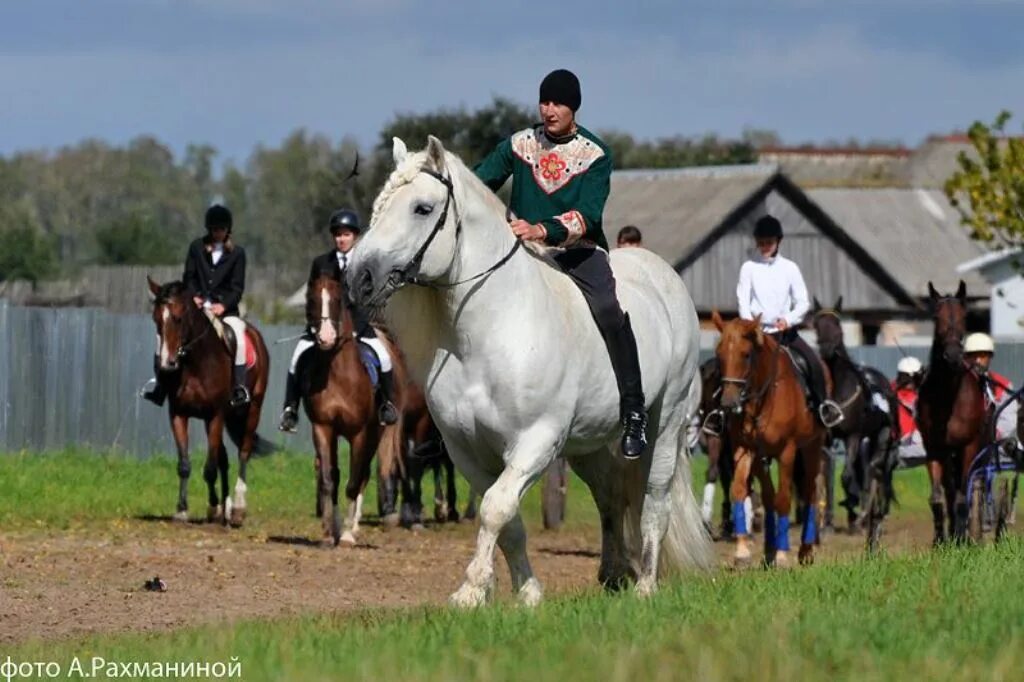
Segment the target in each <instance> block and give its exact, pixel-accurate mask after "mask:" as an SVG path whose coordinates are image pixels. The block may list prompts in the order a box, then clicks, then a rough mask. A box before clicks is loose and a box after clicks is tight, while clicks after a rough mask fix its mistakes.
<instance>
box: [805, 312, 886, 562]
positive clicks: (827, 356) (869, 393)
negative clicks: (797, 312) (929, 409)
mask: <svg viewBox="0 0 1024 682" xmlns="http://www.w3.org/2000/svg"><path fill="white" fill-rule="evenodd" d="M842 311H843V297H842V296H840V297H839V298H838V299H837V300H836V303H835V305H834V306H833V307H831V308H824V307H822V305H821V304H820V303H819V302H818V299H817V298H815V299H814V306H813V308H812V310H811V314H812V315H813V326H814V331H815V334H816V335H817V339H818V353H819V354H820V355H821V358H822V360H824V362H825V365H826V366H827V367H828V369H829V373H830V374H831V376H832V386H833V388H832V397H833V399H834V400H835V402H836V403H837V404H838V405H839V408H840V410H841V411H842V413H843V419H842V421H840V422H839V424H838V425H836V426H834V427H832V429H831V430H830V431H829V440H834V439H838V440H841V441H842V442H843V444H844V446H845V449H846V461H845V464H844V466H843V473H842V478H841V480H842V485H843V490H844V492H845V493H846V499H845V500H844V501H843V506H844V507H846V510H847V527H848V530H849V531H850V532H851V533H853V532H855V531H856V529H857V527H858V526H859V525H860V524H861V523H862V522H866V524H867V526H868V548H869V549H874V548H875V545H876V543H877V541H878V535H879V531H880V524H881V522H882V519H883V518H884V517H885V515H886V514H887V513H888V510H889V506H890V503H891V502H892V500H893V489H892V473H893V470H894V469H895V466H896V448H897V446H898V443H899V436H900V434H899V420H898V418H897V409H898V404H897V401H896V393H895V392H894V391H893V390H892V386H891V385H890V384H889V380H888V378H887V377H886V376H885V375H884V374H882V373H881V372H879V371H878V370H877V369H874V368H873V367H866V366H860V365H858V364H857V363H855V362H854V361H853V359H851V358H850V353H849V351H848V350H847V349H846V341H845V340H844V338H843V326H842V324H841V318H840V316H841V315H842ZM879 403H881V404H884V406H885V407H884V409H882V407H881V404H879ZM828 483H829V484H831V481H828ZM829 489H831V485H829ZM876 498H877V499H876ZM858 506H861V507H862V509H861V512H860V513H858Z"/></svg>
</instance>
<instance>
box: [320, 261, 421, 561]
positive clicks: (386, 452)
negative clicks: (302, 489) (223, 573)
mask: <svg viewBox="0 0 1024 682" xmlns="http://www.w3.org/2000/svg"><path fill="white" fill-rule="evenodd" d="M345 296H346V293H345V290H344V288H343V287H342V285H341V283H340V282H338V281H337V280H335V279H333V278H332V277H328V276H321V277H318V278H317V279H316V280H314V281H313V283H312V284H310V286H309V288H308V290H307V292H306V313H307V314H306V318H307V320H310V321H311V322H313V325H312V326H313V333H314V336H315V338H316V346H314V347H313V348H312V349H310V350H309V352H308V354H307V357H306V358H305V359H304V360H303V362H304V363H305V364H304V367H303V371H302V372H301V377H302V383H303V386H302V395H303V397H304V399H303V403H304V404H305V407H306V415H307V416H308V417H309V421H310V424H311V425H312V430H313V446H314V448H315V449H316V462H317V466H316V470H317V481H318V493H319V500H318V504H317V509H318V510H319V511H320V517H321V521H322V527H323V536H322V540H321V544H322V545H324V546H334V545H337V544H338V543H339V541H340V542H345V543H346V544H353V545H354V544H355V542H356V533H357V532H358V530H359V520H360V516H361V514H362V504H363V490H364V489H365V488H366V484H367V482H369V480H370V475H371V472H372V469H371V466H370V465H371V462H372V460H373V455H374V452H377V449H378V447H380V453H379V454H380V473H381V476H382V477H385V478H386V477H390V476H391V475H392V472H393V470H394V468H395V467H396V466H400V465H401V452H402V429H403V425H402V423H403V420H402V417H401V416H400V417H399V420H398V423H396V424H394V425H392V426H387V427H385V426H382V425H381V424H380V423H379V421H378V417H377V406H376V396H375V393H376V392H375V390H374V387H373V384H372V383H371V381H370V377H369V374H368V373H367V371H366V368H365V366H364V365H363V363H362V360H361V359H360V357H359V347H358V343H357V340H356V338H355V332H356V330H355V327H354V325H353V322H352V315H351V314H350V313H349V310H348V307H347V306H346V305H345ZM386 342H387V343H388V344H389V346H392V348H391V356H392V359H393V361H394V372H395V395H394V403H395V407H396V408H397V409H398V412H399V415H401V413H402V409H403V405H402V400H403V394H402V386H403V384H404V382H405V372H404V368H403V367H402V366H401V365H400V363H399V356H398V353H397V352H395V350H394V348H393V344H391V342H390V340H387V341H386ZM338 438H344V439H345V440H346V441H348V444H349V471H348V483H347V484H346V486H345V497H346V498H347V500H348V510H347V513H346V515H345V530H344V533H342V532H341V527H340V525H341V524H340V523H339V510H338V509H337V504H338V486H339V483H340V470H339V468H338Z"/></svg>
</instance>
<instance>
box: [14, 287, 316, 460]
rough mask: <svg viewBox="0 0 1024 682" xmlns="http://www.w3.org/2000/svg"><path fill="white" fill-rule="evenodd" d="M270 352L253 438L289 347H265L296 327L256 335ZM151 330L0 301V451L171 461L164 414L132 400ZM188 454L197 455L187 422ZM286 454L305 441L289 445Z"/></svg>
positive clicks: (199, 433) (198, 426)
mask: <svg viewBox="0 0 1024 682" xmlns="http://www.w3.org/2000/svg"><path fill="white" fill-rule="evenodd" d="M260 331H261V332H262V333H263V336H264V339H265V340H266V342H267V347H268V350H269V352H270V368H271V369H270V371H271V375H270V385H269V386H268V389H267V395H266V397H265V399H264V405H263V417H262V420H261V423H260V434H261V435H262V436H263V437H264V438H267V439H268V440H271V441H276V442H279V443H284V442H285V441H284V437H283V435H281V434H279V433H278V431H277V428H276V424H277V417H278V412H279V409H280V406H281V401H282V400H283V399H284V374H283V372H287V368H288V361H289V359H290V357H291V352H292V348H293V347H294V343H284V344H275V343H274V342H275V341H277V340H278V339H282V338H285V337H288V336H293V335H295V334H296V333H298V332H299V329H298V327H284V326H268V327H261V328H260ZM154 346H155V329H154V326H153V322H152V321H151V320H150V319H149V316H147V315H122V314H116V313H110V312H107V311H105V310H100V309H92V308H24V307H18V306H11V305H9V304H8V303H7V302H6V301H3V300H0V452H11V451H18V450H54V449H62V448H67V447H90V448H98V449H119V450H123V451H125V452H129V453H132V454H135V455H137V456H140V457H145V456H149V455H151V454H154V453H170V452H174V441H173V439H172V438H171V434H170V427H169V424H168V418H167V408H166V407H163V408H157V407H156V406H155V405H152V404H150V403H148V402H146V401H144V400H142V399H141V398H140V397H139V396H138V392H139V389H140V388H141V386H142V384H143V383H144V382H145V381H146V379H148V378H149V377H150V376H151V375H152V373H153V350H154ZM190 442H191V447H192V450H193V451H199V450H201V449H203V448H205V445H206V439H205V435H204V434H203V425H202V423H201V422H199V421H195V420H193V422H192V425H191V428H190ZM287 444H288V445H289V446H290V447H292V448H296V449H308V448H310V447H311V446H310V444H309V439H308V437H303V436H301V435H300V436H297V437H294V438H291V439H290V440H289V441H288V442H287Z"/></svg>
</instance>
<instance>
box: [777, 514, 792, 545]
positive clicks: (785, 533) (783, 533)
mask: <svg viewBox="0 0 1024 682" xmlns="http://www.w3.org/2000/svg"><path fill="white" fill-rule="evenodd" d="M775 549H777V550H779V551H780V552H788V551H789V514H783V515H781V516H779V528H778V530H777V531H776V533H775Z"/></svg>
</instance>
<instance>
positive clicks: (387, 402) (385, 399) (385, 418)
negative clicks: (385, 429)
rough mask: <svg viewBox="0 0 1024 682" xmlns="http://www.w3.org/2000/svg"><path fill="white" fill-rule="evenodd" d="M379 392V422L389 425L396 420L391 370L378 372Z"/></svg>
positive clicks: (396, 410)
mask: <svg viewBox="0 0 1024 682" xmlns="http://www.w3.org/2000/svg"><path fill="white" fill-rule="evenodd" d="M377 390H378V391H379V393H380V410H378V417H380V423H381V424H387V425H391V424H394V423H395V422H397V421H398V409H397V408H395V403H394V395H395V380H394V373H393V372H381V373H380V386H379V387H378V389H377Z"/></svg>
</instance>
